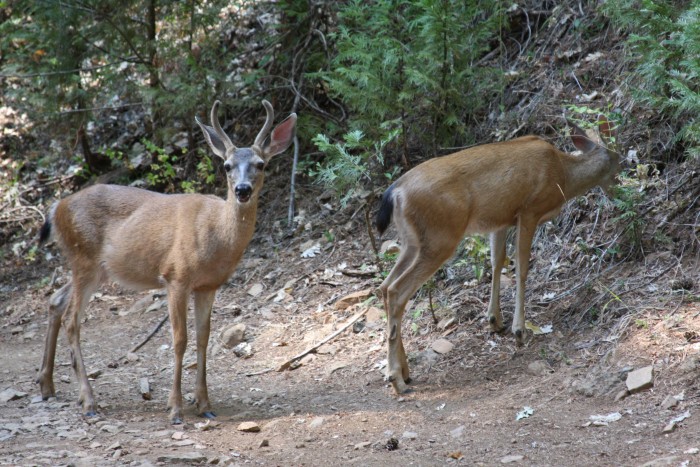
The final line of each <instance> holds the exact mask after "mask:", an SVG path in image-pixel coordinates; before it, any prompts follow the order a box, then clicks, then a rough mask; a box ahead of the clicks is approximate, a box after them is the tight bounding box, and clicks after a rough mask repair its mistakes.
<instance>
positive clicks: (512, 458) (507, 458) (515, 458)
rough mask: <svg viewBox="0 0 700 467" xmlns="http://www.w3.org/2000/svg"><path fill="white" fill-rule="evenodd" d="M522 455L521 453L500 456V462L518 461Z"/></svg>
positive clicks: (521, 458)
mask: <svg viewBox="0 0 700 467" xmlns="http://www.w3.org/2000/svg"><path fill="white" fill-rule="evenodd" d="M523 459H524V457H523V456H521V455H517V454H515V455H510V456H505V457H502V458H501V464H510V463H511V462H520V461H521V460H523Z"/></svg>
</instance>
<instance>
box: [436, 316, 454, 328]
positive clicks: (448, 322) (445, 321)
mask: <svg viewBox="0 0 700 467" xmlns="http://www.w3.org/2000/svg"><path fill="white" fill-rule="evenodd" d="M455 321H457V320H456V319H455V317H454V316H451V317H449V318H442V319H441V320H440V322H439V323H438V325H437V328H438V329H439V330H440V331H444V330H445V329H447V328H449V327H450V326H452V325H453V324H454V323H455Z"/></svg>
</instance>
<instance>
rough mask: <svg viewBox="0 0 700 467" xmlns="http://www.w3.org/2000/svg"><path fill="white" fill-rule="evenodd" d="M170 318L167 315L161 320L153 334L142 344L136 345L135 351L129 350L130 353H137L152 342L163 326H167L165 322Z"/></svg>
mask: <svg viewBox="0 0 700 467" xmlns="http://www.w3.org/2000/svg"><path fill="white" fill-rule="evenodd" d="M169 316H170V315H169V313H166V314H165V316H164V317H163V319H161V320H160V323H158V324H157V325H156V327H155V328H153V331H151V333H150V334H149V335H147V336H146V338H145V339H144V340H142V341H141V343H140V344H138V345H136V347H134V348H133V349H131V350H129V353H135V352H136V351H137V350H138V349H140V348H141V347H143V346H144V345H146V342H148V341H150V340H151V338H152V337H153V336H155V335H156V333H157V332H158V331H159V330H160V328H162V327H163V325H164V324H165V322H166V321H167V320H168V317H169Z"/></svg>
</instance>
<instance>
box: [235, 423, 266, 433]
mask: <svg viewBox="0 0 700 467" xmlns="http://www.w3.org/2000/svg"><path fill="white" fill-rule="evenodd" d="M236 429H237V430H238V431H245V432H246V433H257V432H259V431H260V425H258V424H257V423H255V422H243V423H241V424H239V425H238V427H236Z"/></svg>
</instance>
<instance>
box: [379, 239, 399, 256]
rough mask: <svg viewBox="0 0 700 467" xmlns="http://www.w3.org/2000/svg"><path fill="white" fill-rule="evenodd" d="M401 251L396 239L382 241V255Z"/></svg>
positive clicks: (380, 248)
mask: <svg viewBox="0 0 700 467" xmlns="http://www.w3.org/2000/svg"><path fill="white" fill-rule="evenodd" d="M400 251H401V247H400V246H399V244H398V243H397V242H396V240H386V241H384V242H382V246H381V247H379V253H380V254H382V255H393V254H397V253H398V252H400Z"/></svg>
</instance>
